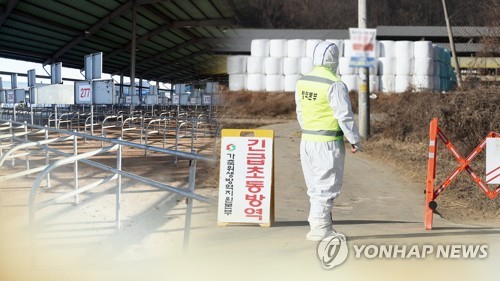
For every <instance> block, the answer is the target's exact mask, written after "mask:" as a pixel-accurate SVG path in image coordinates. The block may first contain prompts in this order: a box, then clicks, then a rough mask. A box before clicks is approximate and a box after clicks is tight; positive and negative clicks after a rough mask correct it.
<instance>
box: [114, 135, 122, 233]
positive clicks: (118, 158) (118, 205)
mask: <svg viewBox="0 0 500 281" xmlns="http://www.w3.org/2000/svg"><path fill="white" fill-rule="evenodd" d="M118 140H122V139H121V138H118ZM116 169H117V170H118V171H121V170H122V146H121V145H118V149H117V151H116ZM121 195H122V176H121V174H118V177H117V179H116V218H115V219H116V228H117V229H119V228H120V227H121V217H120V209H121Z"/></svg>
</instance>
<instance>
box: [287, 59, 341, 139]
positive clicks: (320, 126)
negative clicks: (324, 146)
mask: <svg viewBox="0 0 500 281" xmlns="http://www.w3.org/2000/svg"><path fill="white" fill-rule="evenodd" d="M335 82H340V78H338V77H337V76H336V75H334V74H333V73H332V72H331V71H330V70H328V69H327V68H325V67H315V68H314V70H313V71H312V72H311V73H309V74H308V75H306V76H304V77H302V78H300V79H299V81H298V82H297V93H296V94H297V95H299V96H298V100H299V102H300V106H301V108H302V126H303V128H302V139H303V140H307V141H332V140H341V139H342V136H343V133H342V130H341V129H340V126H339V124H338V121H337V119H335V118H334V117H333V110H332V108H331V107H330V104H329V102H328V96H327V95H328V89H329V88H330V86H331V85H332V84H333V83H335Z"/></svg>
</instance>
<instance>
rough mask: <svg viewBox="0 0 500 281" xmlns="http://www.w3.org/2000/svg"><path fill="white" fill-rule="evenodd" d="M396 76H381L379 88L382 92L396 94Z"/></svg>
mask: <svg viewBox="0 0 500 281" xmlns="http://www.w3.org/2000/svg"><path fill="white" fill-rule="evenodd" d="M395 85H396V76H395V75H382V76H380V82H379V88H380V90H381V91H382V92H385V93H393V92H395Z"/></svg>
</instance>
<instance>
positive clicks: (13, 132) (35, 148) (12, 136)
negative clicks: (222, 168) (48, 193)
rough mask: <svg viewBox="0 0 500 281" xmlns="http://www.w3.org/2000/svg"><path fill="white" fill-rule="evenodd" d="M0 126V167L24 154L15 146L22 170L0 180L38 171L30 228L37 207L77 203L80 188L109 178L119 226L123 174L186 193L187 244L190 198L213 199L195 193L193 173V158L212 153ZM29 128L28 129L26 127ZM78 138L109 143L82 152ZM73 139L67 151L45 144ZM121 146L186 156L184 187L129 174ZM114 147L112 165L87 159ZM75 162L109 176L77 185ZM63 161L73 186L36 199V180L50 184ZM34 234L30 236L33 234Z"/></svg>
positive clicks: (9, 124) (1, 123)
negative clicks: (34, 162)
mask: <svg viewBox="0 0 500 281" xmlns="http://www.w3.org/2000/svg"><path fill="white" fill-rule="evenodd" d="M0 130H3V131H7V130H8V131H9V133H4V134H2V135H0V139H7V140H9V142H11V143H10V145H9V150H8V151H6V152H5V153H3V154H2V156H1V157H0V167H2V165H3V164H4V162H5V161H6V160H7V159H10V158H12V159H13V157H14V156H16V157H21V156H20V155H22V156H25V155H24V154H14V153H15V152H16V151H19V150H23V149H24V150H25V154H26V157H27V158H26V171H22V172H18V173H15V174H11V175H5V176H2V177H0V180H7V179H12V178H15V177H20V176H24V175H27V174H32V173H37V172H40V173H39V174H38V176H37V178H36V179H35V181H34V183H33V185H32V188H31V191H30V197H29V213H30V215H29V218H30V225H31V227H32V229H33V230H35V229H36V228H35V225H36V224H35V213H36V211H37V210H40V209H41V208H46V207H48V206H50V205H52V204H54V203H58V202H62V201H64V200H67V199H69V198H74V201H75V203H77V204H78V195H79V194H80V193H82V192H85V191H88V190H91V189H93V188H96V187H98V186H100V185H102V184H105V183H108V182H110V181H113V180H116V187H115V192H116V218H115V224H116V227H117V228H120V197H121V179H122V177H127V178H130V179H132V180H136V181H138V182H141V183H144V184H147V185H149V186H152V187H155V188H158V189H161V190H165V191H169V192H174V193H175V194H179V195H181V196H183V197H186V199H187V206H186V222H185V229H184V247H187V245H188V243H189V232H190V224H191V214H192V200H198V201H201V202H207V203H214V200H213V199H211V198H208V197H205V196H202V195H199V194H196V193H195V192H194V191H195V176H196V162H197V161H211V162H212V161H214V158H213V157H207V156H203V155H200V154H197V153H195V151H193V152H182V151H176V150H171V149H165V148H160V147H154V146H149V145H143V144H138V143H134V142H129V141H124V140H122V139H120V138H118V139H110V138H104V137H101V136H91V135H87V134H83V133H79V132H76V131H68V130H60V129H56V128H50V127H47V126H40V125H34V124H27V123H22V122H18V121H12V120H0ZM28 130H31V131H28ZM50 132H52V133H57V134H58V135H65V136H63V137H57V138H49V133H50ZM40 133H44V134H45V139H44V140H39V141H29V140H28V136H29V135H35V134H40ZM19 136H24V138H19ZM78 138H81V139H84V138H87V139H91V140H94V141H101V142H103V143H107V144H109V146H107V147H104V148H99V149H96V150H93V151H90V152H86V153H81V154H79V153H78ZM69 140H73V152H72V153H67V152H63V151H61V150H58V149H55V148H52V147H49V144H54V143H60V142H64V141H69ZM14 141H20V142H21V143H14ZM123 147H133V148H138V149H144V150H145V151H154V152H158V153H163V154H167V155H173V156H175V157H176V158H177V157H181V158H183V159H189V160H190V164H189V180H188V188H187V189H186V188H182V187H175V186H171V185H167V184H164V183H161V182H157V181H154V180H151V179H149V178H146V177H142V176H139V175H136V174H133V173H131V172H126V171H123V170H122V169H121V163H122V152H121V151H122V148H123ZM115 150H116V151H117V152H116V167H110V166H107V165H104V164H101V163H98V162H95V161H92V160H90V158H91V157H92V156H95V155H98V154H102V153H109V152H110V151H115ZM40 152H42V153H43V152H45V165H42V166H39V167H36V168H31V169H30V166H29V165H30V164H29V155H34V154H39V153H40ZM49 153H52V154H55V155H58V156H62V157H63V158H62V159H59V160H57V161H55V162H53V163H50V155H49ZM78 162H82V163H85V164H87V165H90V166H92V167H95V168H98V169H100V170H103V171H106V172H109V173H111V175H110V176H108V177H105V178H103V179H100V180H98V181H96V182H93V183H90V184H87V185H85V186H82V187H79V182H78V180H79V179H78V173H79V170H78ZM67 164H73V165H74V169H73V172H74V183H73V184H74V188H73V190H72V191H70V192H67V193H65V194H63V195H60V196H58V197H56V198H52V199H49V200H46V201H44V202H37V200H36V198H37V191H38V190H39V188H40V184H41V183H42V181H43V180H44V179H45V180H46V182H47V185H46V188H51V184H50V173H51V172H53V171H54V170H55V169H57V168H58V167H61V166H63V165H67ZM33 237H34V236H33Z"/></svg>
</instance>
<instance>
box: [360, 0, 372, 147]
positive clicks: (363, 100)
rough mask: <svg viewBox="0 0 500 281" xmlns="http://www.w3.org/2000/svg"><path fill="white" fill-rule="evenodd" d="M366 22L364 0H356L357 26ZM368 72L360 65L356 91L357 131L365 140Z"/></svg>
mask: <svg viewBox="0 0 500 281" xmlns="http://www.w3.org/2000/svg"><path fill="white" fill-rule="evenodd" d="M366 22H367V18H366V0H358V28H366ZM369 74H370V72H369V70H368V67H361V68H360V69H359V77H360V78H361V84H360V85H359V92H358V121H359V122H358V123H359V133H360V134H361V137H362V138H363V139H365V140H368V138H369V137H370V99H369V97H368V96H369V93H370V87H369V85H370V83H369V77H368V75H369Z"/></svg>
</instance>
